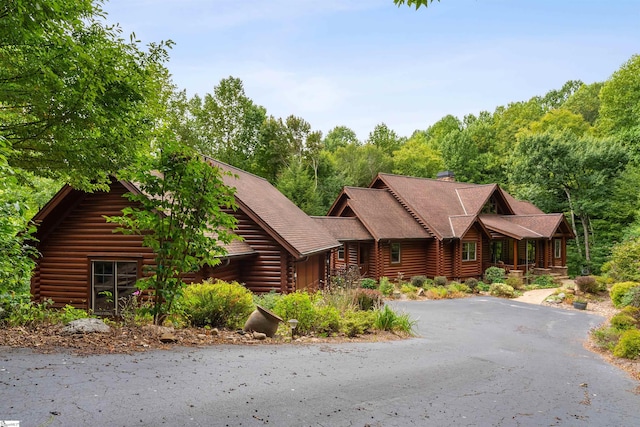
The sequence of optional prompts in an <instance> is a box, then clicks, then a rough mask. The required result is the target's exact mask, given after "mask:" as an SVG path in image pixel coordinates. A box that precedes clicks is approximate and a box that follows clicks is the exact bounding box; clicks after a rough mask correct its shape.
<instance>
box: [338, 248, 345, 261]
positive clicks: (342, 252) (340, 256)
mask: <svg viewBox="0 0 640 427" xmlns="http://www.w3.org/2000/svg"><path fill="white" fill-rule="evenodd" d="M338 259H339V260H340V261H344V245H342V246H340V247H339V248H338Z"/></svg>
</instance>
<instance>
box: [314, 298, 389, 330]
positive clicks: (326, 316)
mask: <svg viewBox="0 0 640 427" xmlns="http://www.w3.org/2000/svg"><path fill="white" fill-rule="evenodd" d="M375 292H377V291H375ZM341 327H342V317H341V315H340V311H339V310H338V309H337V308H336V307H334V306H331V305H322V306H316V308H315V321H314V325H313V329H314V331H315V332H316V333H318V334H323V335H326V334H332V333H335V332H339V331H340V328H341Z"/></svg>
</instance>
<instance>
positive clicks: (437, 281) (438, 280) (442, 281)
mask: <svg viewBox="0 0 640 427" xmlns="http://www.w3.org/2000/svg"><path fill="white" fill-rule="evenodd" d="M433 284H434V286H447V278H446V277H444V276H436V277H434V278H433Z"/></svg>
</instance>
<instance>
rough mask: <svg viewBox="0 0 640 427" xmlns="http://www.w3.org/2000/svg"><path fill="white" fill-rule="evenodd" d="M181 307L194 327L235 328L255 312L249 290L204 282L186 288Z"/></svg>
mask: <svg viewBox="0 0 640 427" xmlns="http://www.w3.org/2000/svg"><path fill="white" fill-rule="evenodd" d="M180 304H181V306H182V309H183V310H184V313H185V315H186V317H187V319H188V321H189V323H190V324H191V325H193V326H212V327H226V328H229V329H237V328H239V327H242V325H243V324H244V322H245V321H246V320H247V318H248V317H249V315H250V314H251V312H252V311H253V310H254V305H253V297H252V294H251V291H249V290H248V289H247V288H245V287H244V286H242V285H240V284H239V283H237V282H233V283H227V282H223V281H217V282H215V283H210V282H204V283H199V284H194V285H189V286H187V287H186V288H185V290H184V292H183V295H182V298H181V300H180Z"/></svg>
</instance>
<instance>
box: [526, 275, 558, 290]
mask: <svg viewBox="0 0 640 427" xmlns="http://www.w3.org/2000/svg"><path fill="white" fill-rule="evenodd" d="M532 285H534V286H535V287H536V289H549V288H557V287H558V284H557V283H556V282H554V281H553V277H552V276H550V275H548V274H544V275H542V276H536V278H535V279H533V282H532Z"/></svg>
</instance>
